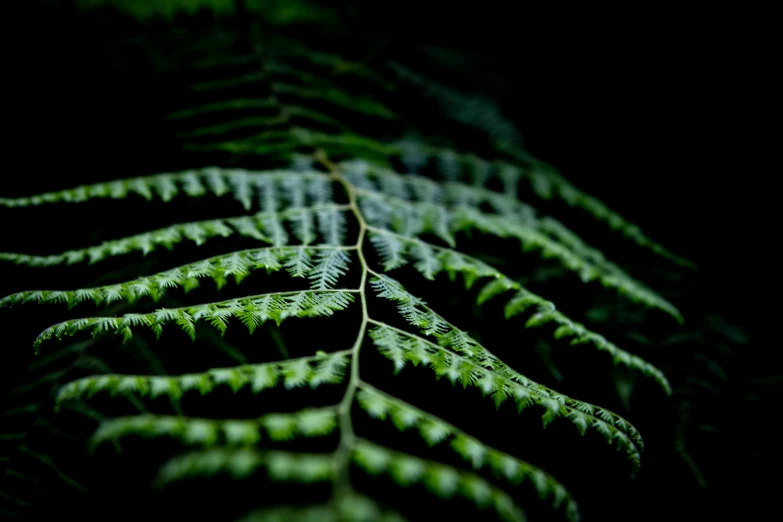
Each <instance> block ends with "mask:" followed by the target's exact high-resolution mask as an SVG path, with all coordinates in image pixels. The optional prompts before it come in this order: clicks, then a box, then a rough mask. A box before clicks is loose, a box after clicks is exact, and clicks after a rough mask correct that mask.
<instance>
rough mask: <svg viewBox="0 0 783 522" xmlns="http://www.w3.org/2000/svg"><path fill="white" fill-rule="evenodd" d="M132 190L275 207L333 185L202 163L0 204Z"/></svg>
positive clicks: (320, 194) (320, 177)
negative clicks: (194, 167) (225, 198)
mask: <svg viewBox="0 0 783 522" xmlns="http://www.w3.org/2000/svg"><path fill="white" fill-rule="evenodd" d="M132 194H135V195H137V196H141V197H143V198H144V199H147V200H152V199H153V198H155V197H157V198H159V199H161V200H163V201H165V202H167V201H171V200H172V199H174V198H175V197H176V196H178V195H185V196H187V197H200V196H204V195H206V194H212V195H215V196H218V197H220V196H224V195H231V196H232V197H233V198H234V199H236V200H237V201H238V202H240V203H241V204H242V206H243V207H244V208H245V210H250V209H251V208H252V207H253V201H254V200H256V201H259V200H260V202H261V208H262V210H264V211H267V212H273V211H276V210H278V209H279V208H280V207H282V206H283V205H284V204H285V203H286V202H289V203H290V206H293V207H301V206H305V205H306V204H307V203H306V202H305V201H306V199H310V204H323V203H332V202H333V201H332V190H331V186H330V182H329V179H328V177H327V176H326V175H325V174H324V173H323V172H317V171H312V172H301V171H287V170H270V171H258V172H254V171H247V170H240V169H233V170H232V169H222V168H219V167H205V168H202V169H197V170H188V171H184V172H174V173H164V174H156V175H154V176H146V177H137V178H128V179H120V180H116V181H110V182H108V183H96V184H93V185H82V186H79V187H76V188H72V189H65V190H60V191H57V192H47V193H45V194H38V195H35V196H30V197H22V198H14V199H9V198H0V206H4V207H28V206H36V205H44V204H47V203H60V202H64V203H82V202H86V201H89V200H92V199H104V198H111V199H125V198H127V197H129V196H130V195H132Z"/></svg>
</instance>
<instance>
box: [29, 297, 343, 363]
mask: <svg viewBox="0 0 783 522" xmlns="http://www.w3.org/2000/svg"><path fill="white" fill-rule="evenodd" d="M355 292H356V290H318V291H314V292H279V293H273V294H261V295H258V296H252V297H243V298H239V299H229V300H226V301H219V302H216V303H210V304H202V305H196V306H189V307H184V308H161V309H159V310H157V311H156V312H153V313H149V314H125V315H123V316H120V317H86V318H82V319H71V320H69V321H64V322H62V323H58V324H56V325H53V326H51V327H49V328H47V329H46V330H44V331H43V332H41V333H40V335H39V336H38V338H37V339H36V340H35V348H36V350H37V349H38V347H40V345H41V343H43V342H44V341H47V340H49V339H51V338H52V337H56V338H57V339H62V338H63V336H69V337H70V336H73V335H76V334H77V333H78V332H81V331H91V332H92V333H93V335H97V334H99V333H101V332H113V333H119V334H122V335H123V337H124V338H125V340H126V341H127V340H128V339H129V338H130V337H131V335H132V333H133V329H134V328H137V327H139V326H147V327H149V328H150V329H152V331H153V332H155V335H156V336H158V337H160V334H161V333H162V331H163V325H164V324H167V323H172V322H173V323H176V324H177V325H178V326H180V328H181V329H182V330H184V331H185V333H187V334H188V335H189V336H190V337H191V339H195V335H196V331H195V323H196V322H197V321H209V322H210V323H211V324H212V325H213V326H214V327H215V328H216V329H217V330H218V331H220V332H221V333H222V332H223V331H225V327H226V323H225V321H226V320H227V319H228V318H230V317H234V318H236V319H239V320H240V321H242V323H244V324H245V326H246V327H247V328H248V330H249V331H250V332H251V333H252V332H253V331H254V330H255V327H256V326H258V325H260V324H262V323H264V322H265V321H268V320H270V319H272V320H274V321H275V322H276V323H277V324H278V325H279V324H280V323H281V322H283V321H284V320H285V319H287V318H290V317H315V316H328V315H332V314H333V313H334V312H336V311H340V310H343V309H345V308H346V307H347V306H348V305H349V304H350V303H351V302H353V299H354V297H353V293H355Z"/></svg>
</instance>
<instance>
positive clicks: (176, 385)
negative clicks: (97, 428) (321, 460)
mask: <svg viewBox="0 0 783 522" xmlns="http://www.w3.org/2000/svg"><path fill="white" fill-rule="evenodd" d="M348 362H349V359H348V352H347V351H346V350H343V351H339V352H332V353H330V354H326V355H315V356H310V357H300V358H297V359H290V360H285V361H279V362H275V363H265V364H255V365H244V366H237V367H232V368H213V369H211V370H209V371H207V372H203V373H189V374H183V375H178V376H168V377H163V376H152V375H117V374H113V375H98V376H91V377H83V378H81V379H77V380H75V381H71V382H70V383H68V384H66V385H65V386H63V387H62V388H60V391H59V392H58V393H57V402H58V403H61V402H63V401H66V400H73V399H82V398H89V397H91V396H93V395H95V394H96V393H99V392H101V393H103V392H108V393H110V394H112V395H123V396H141V397H144V396H149V397H160V396H166V397H169V398H170V399H171V400H172V401H175V402H176V401H178V400H179V399H180V397H182V395H183V394H184V393H187V392H188V391H190V390H197V391H198V392H199V393H200V394H202V395H204V394H206V393H209V392H211V391H212V390H213V389H214V388H215V387H216V386H228V387H230V388H231V389H232V390H233V391H234V393H236V392H237V391H239V390H241V389H243V388H245V387H249V388H250V389H251V390H252V391H253V393H260V392H261V391H263V390H266V389H268V388H272V387H275V386H277V385H279V384H282V385H283V387H284V388H285V389H292V388H300V387H303V386H305V385H307V386H310V387H311V388H316V387H318V386H321V385H323V384H339V383H341V382H342V380H343V379H344V377H345V368H346V367H347V366H348ZM142 419H148V417H142ZM278 420H279V419H278ZM310 420H311V421H312V419H310ZM266 421H267V422H269V423H274V422H275V418H274V417H273V418H271V419H267V420H266ZM163 424H165V421H163ZM117 426H120V427H122V426H123V425H122V424H119V425H117ZM117 426H115V427H114V429H117ZM194 426H196V428H197V429H199V430H205V431H209V430H210V428H212V427H214V425H213V424H211V423H210V422H206V421H205V422H201V423H199V422H198V421H196V424H195V425H194ZM153 427H157V428H160V426H154V423H153ZM110 428H111V426H110ZM196 428H194V429H196ZM124 429H126V430H129V429H131V428H129V427H128V426H127V425H126V426H125V428H124ZM109 433H110V434H111V431H110V432H109ZM107 437H108V436H107V435H105V434H104V435H103V438H107Z"/></svg>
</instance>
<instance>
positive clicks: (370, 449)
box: [352, 440, 525, 521]
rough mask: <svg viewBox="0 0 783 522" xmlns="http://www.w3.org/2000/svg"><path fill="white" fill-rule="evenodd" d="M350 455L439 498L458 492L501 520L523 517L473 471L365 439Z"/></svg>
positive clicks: (374, 471) (368, 467) (367, 468)
mask: <svg viewBox="0 0 783 522" xmlns="http://www.w3.org/2000/svg"><path fill="white" fill-rule="evenodd" d="M352 458H353V462H354V463H355V464H357V465H358V466H359V467H361V468H362V469H364V470H365V471H367V472H368V473H370V474H371V475H379V474H384V475H388V476H389V477H390V478H391V479H392V480H394V481H395V482H396V483H397V484H399V485H400V486H402V487H410V486H412V485H415V484H421V485H423V486H424V487H426V488H427V489H428V490H430V491H431V492H432V493H433V494H435V495H437V496H438V497H440V498H451V497H453V496H455V495H459V496H461V497H463V498H465V499H466V500H469V501H471V502H473V503H474V504H476V506H477V507H479V508H483V509H492V510H493V511H495V512H496V513H497V515H498V516H499V517H500V518H501V519H502V520H511V521H523V520H525V515H524V513H523V511H522V510H521V509H520V508H519V507H518V506H517V505H516V504H515V502H514V501H513V500H512V499H511V497H510V496H508V494H506V493H505V492H503V491H502V490H501V489H499V488H497V487H495V486H493V485H492V484H490V483H489V482H487V481H486V480H484V479H483V478H481V477H479V476H478V475H474V474H473V473H468V472H464V471H460V470H457V469H456V468H453V467H451V466H448V465H446V464H441V463H438V462H433V461H429V460H424V459H420V458H418V457H414V456H412V455H408V454H405V453H401V452H397V451H392V450H389V449H387V448H384V447H383V446H379V445H377V444H373V443H371V442H369V441H366V440H360V441H359V442H358V443H357V444H356V447H355V450H354V452H353V455H352Z"/></svg>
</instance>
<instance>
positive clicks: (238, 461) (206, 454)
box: [156, 446, 332, 487]
mask: <svg viewBox="0 0 783 522" xmlns="http://www.w3.org/2000/svg"><path fill="white" fill-rule="evenodd" d="M258 469H264V470H265V471H266V473H267V475H268V476H269V478H271V479H272V480H277V481H286V482H287V481H293V482H304V483H307V482H325V481H327V480H329V479H330V478H331V476H332V457H331V455H329V454H318V453H313V454H305V453H291V452H285V451H259V450H254V449H252V448H248V447H242V446H240V447H220V448H209V449H205V450H199V451H193V452H190V453H185V454H183V455H178V456H176V457H173V458H172V459H170V460H168V461H167V462H166V463H165V464H164V465H163V466H161V468H160V470H159V471H158V475H157V477H156V485H157V486H159V487H162V486H165V485H166V484H169V483H171V482H176V481H179V480H184V479H188V478H195V477H205V476H206V477H209V476H212V475H215V474H217V473H221V474H222V473H225V474H229V475H231V476H232V477H234V478H243V477H247V476H248V475H251V474H252V473H254V472H256V471H257V470H258Z"/></svg>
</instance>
